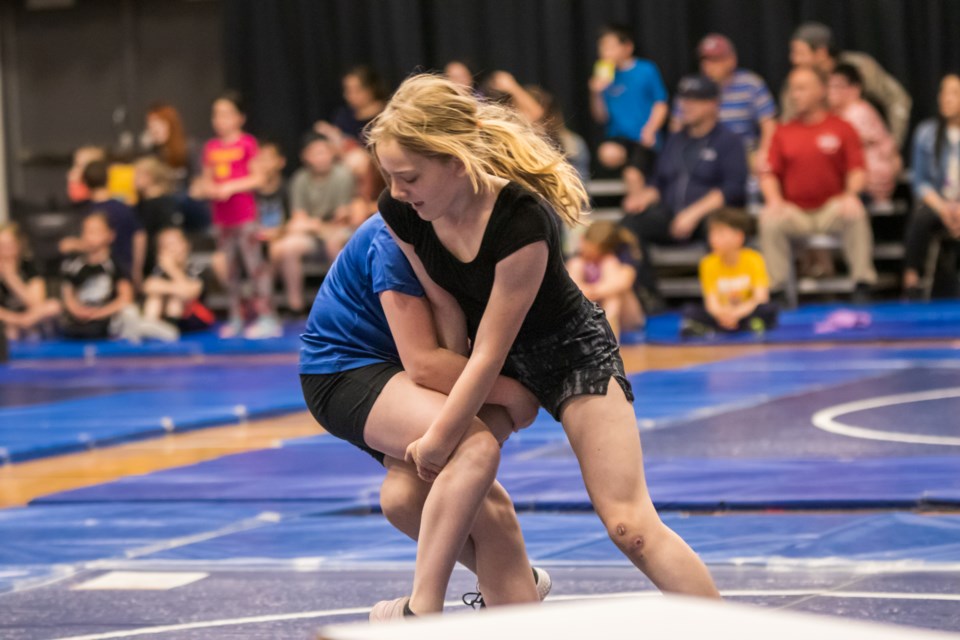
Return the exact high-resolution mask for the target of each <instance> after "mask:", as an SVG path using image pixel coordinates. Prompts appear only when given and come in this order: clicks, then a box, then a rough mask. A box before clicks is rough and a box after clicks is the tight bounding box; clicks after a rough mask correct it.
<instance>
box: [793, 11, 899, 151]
mask: <svg viewBox="0 0 960 640" xmlns="http://www.w3.org/2000/svg"><path fill="white" fill-rule="evenodd" d="M790 62H791V64H793V66H794V67H816V68H817V69H819V70H820V71H821V72H822V73H824V74H828V73H830V72H831V71H833V68H834V67H836V66H837V65H838V64H840V63H841V62H844V63H847V64H849V65H852V66H854V67H856V69H857V71H859V72H860V77H861V78H862V79H863V96H864V98H866V99H867V100H868V101H870V102H871V103H873V104H875V105H876V106H877V107H879V108H880V109H881V110H882V111H883V115H884V117H885V118H886V120H887V123H888V124H889V126H890V131H891V133H892V134H893V139H894V141H896V143H897V148H898V149H899V148H900V147H901V146H903V144H904V142H905V141H906V139H907V132H908V131H909V128H910V109H911V107H912V106H913V100H912V99H911V98H910V94H909V93H907V91H906V89H904V88H903V85H901V84H900V83H899V82H898V81H897V79H896V78H894V77H893V76H891V75H890V74H889V73H887V72H886V71H885V70H884V69H883V67H881V66H880V63H878V62H877V61H876V60H874V59H873V58H872V57H871V56H869V55H868V54H866V53H863V52H862V51H839V49H838V48H837V46H836V43H835V41H834V39H833V32H832V31H831V30H830V27H828V26H826V25H824V24H820V23H819V22H805V23H804V24H802V25H800V26H799V27H797V29H796V31H794V32H793V37H792V38H791V41H790ZM788 93H789V89H788V87H786V86H785V87H784V90H783V93H782V94H781V96H780V98H781V99H780V106H781V108H782V111H783V114H782V121H783V122H789V121H791V120H793V119H794V118H795V117H796V106H795V105H791V104H790V100H789V95H788Z"/></svg>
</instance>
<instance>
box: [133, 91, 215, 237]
mask: <svg viewBox="0 0 960 640" xmlns="http://www.w3.org/2000/svg"><path fill="white" fill-rule="evenodd" d="M141 144H142V145H143V147H144V148H145V149H146V151H147V153H149V154H150V155H153V156H156V157H157V158H158V159H159V160H160V161H161V162H163V163H164V164H166V165H167V166H168V167H170V169H171V171H172V176H171V177H172V179H173V195H174V197H175V198H176V199H177V201H178V205H179V207H180V210H181V211H182V212H183V215H184V224H183V226H184V228H185V229H193V230H206V229H207V228H208V227H209V226H210V210H209V207H207V205H206V203H205V202H203V201H200V200H195V199H193V198H191V197H190V195H189V193H190V185H191V183H192V182H193V181H194V180H195V179H197V178H198V177H199V176H200V175H201V173H202V172H203V161H202V158H201V152H200V149H199V148H198V146H197V144H196V142H195V141H194V140H193V139H191V138H189V137H187V134H186V131H185V130H184V127H183V121H182V120H181V118H180V114H179V112H177V110H176V108H174V107H173V106H172V105H169V104H166V103H163V102H158V103H155V104H153V105H152V106H151V107H150V109H149V110H148V111H147V117H146V129H145V131H144V133H143V136H142V138H141Z"/></svg>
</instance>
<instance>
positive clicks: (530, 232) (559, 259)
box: [379, 182, 583, 342]
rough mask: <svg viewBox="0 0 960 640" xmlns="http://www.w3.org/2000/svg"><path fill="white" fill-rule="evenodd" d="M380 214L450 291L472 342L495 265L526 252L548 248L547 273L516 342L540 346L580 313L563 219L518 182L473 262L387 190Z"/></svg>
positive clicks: (503, 198)
mask: <svg viewBox="0 0 960 640" xmlns="http://www.w3.org/2000/svg"><path fill="white" fill-rule="evenodd" d="M379 204H380V213H381V215H382V216H383V219H384V220H385V221H386V222H387V224H388V225H390V228H391V229H392V230H393V232H394V233H396V234H397V237H398V238H400V239H401V240H403V241H404V242H407V243H409V244H411V245H413V247H414V249H415V250H416V253H417V256H418V257H419V258H420V261H421V262H423V266H424V268H425V269H426V270H427V273H428V274H429V275H430V277H431V278H433V280H434V282H436V283H437V284H438V285H440V286H441V287H443V288H444V289H446V290H447V291H449V292H450V293H451V294H452V295H453V296H454V297H455V298H456V299H457V302H459V303H460V307H461V308H462V309H463V312H464V314H465V315H466V317H467V331H468V332H469V334H470V337H471V338H473V337H475V336H476V334H477V328H478V327H479V325H480V319H481V318H482V317H483V312H484V310H485V309H486V306H487V301H488V300H489V299H490V292H491V290H492V289H493V278H494V275H495V273H496V267H497V263H498V262H500V261H501V260H503V259H504V258H506V257H507V256H509V255H511V254H513V253H515V252H516V251H517V250H519V249H522V248H523V247H525V246H527V245H530V244H533V243H534V242H539V241H541V240H543V241H545V242H546V243H547V247H548V249H549V257H548V259H547V269H546V273H544V276H543V282H542V283H541V284H540V290H539V291H538V292H537V297H536V298H535V299H534V301H533V306H532V307H530V311H529V312H528V313H527V317H526V318H524V320H523V324H522V325H521V326H520V333H519V334H518V335H517V342H526V341H529V340H536V339H538V338H542V337H544V336H548V335H551V334H552V333H554V332H556V331H557V330H558V329H559V327H560V326H561V325H562V324H563V323H564V322H565V321H566V320H568V319H569V318H570V317H571V316H572V315H573V314H575V313H576V312H577V310H578V309H579V307H580V304H581V302H582V301H583V294H582V293H580V289H578V288H577V285H576V284H574V282H573V280H571V279H570V276H569V274H568V273H567V269H566V267H565V266H564V262H563V254H562V251H561V249H562V248H561V243H560V219H559V218H558V217H557V214H556V213H555V212H554V211H553V209H552V208H551V207H550V205H549V204H547V203H546V202H545V201H544V200H543V199H541V198H540V197H539V196H537V195H536V194H534V193H531V192H530V191H528V190H526V189H524V188H523V187H522V186H520V185H519V184H517V183H515V182H511V183H509V184H507V185H506V186H505V187H504V188H503V190H501V192H500V195H499V196H498V197H497V201H496V203H495V204H494V206H493V212H492V213H491V215H490V220H489V222H488V223H487V228H486V230H485V231H484V234H483V240H482V241H481V243H480V251H479V252H478V253H477V257H476V258H475V259H474V260H473V262H469V263H464V262H460V260H458V259H457V258H456V257H455V256H454V255H453V254H452V253H450V252H449V251H448V250H447V249H446V247H444V246H443V244H441V242H440V239H439V238H438V237H437V235H436V233H434V231H433V225H432V224H430V223H429V222H426V221H425V220H423V219H421V218H420V216H418V215H417V212H416V211H414V209H413V207H411V206H410V205H408V204H406V203H404V202H400V201H398V200H394V199H393V198H392V197H391V196H390V192H389V190H386V191H384V192H383V194H381V196H380V203H379Z"/></svg>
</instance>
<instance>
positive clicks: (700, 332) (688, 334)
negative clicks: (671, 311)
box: [680, 318, 717, 338]
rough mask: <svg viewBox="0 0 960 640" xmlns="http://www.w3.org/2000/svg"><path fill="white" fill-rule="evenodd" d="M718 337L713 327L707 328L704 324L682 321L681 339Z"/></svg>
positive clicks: (686, 319) (685, 319) (688, 320)
mask: <svg viewBox="0 0 960 640" xmlns="http://www.w3.org/2000/svg"><path fill="white" fill-rule="evenodd" d="M715 335H717V332H716V330H715V329H714V328H713V327H710V326H707V325H705V324H703V323H702V322H697V321H696V320H690V319H689V318H684V319H683V320H681V321H680V337H681V338H712V337H713V336H715Z"/></svg>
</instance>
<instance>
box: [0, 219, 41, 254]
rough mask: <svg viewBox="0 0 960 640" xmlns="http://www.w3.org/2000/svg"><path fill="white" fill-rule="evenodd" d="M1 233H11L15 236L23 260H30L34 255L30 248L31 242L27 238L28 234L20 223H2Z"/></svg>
mask: <svg viewBox="0 0 960 640" xmlns="http://www.w3.org/2000/svg"><path fill="white" fill-rule="evenodd" d="M0 233H9V234H10V235H12V236H13V239H14V240H16V242H17V247H18V248H19V250H20V259H21V260H29V259H30V258H32V257H33V252H32V251H31V250H30V242H29V241H28V240H27V234H26V233H25V232H24V230H23V228H22V227H21V226H20V225H19V224H17V223H16V222H5V223H0Z"/></svg>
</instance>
